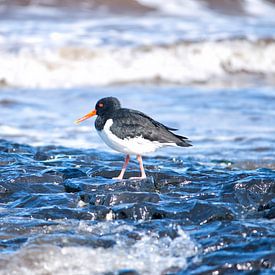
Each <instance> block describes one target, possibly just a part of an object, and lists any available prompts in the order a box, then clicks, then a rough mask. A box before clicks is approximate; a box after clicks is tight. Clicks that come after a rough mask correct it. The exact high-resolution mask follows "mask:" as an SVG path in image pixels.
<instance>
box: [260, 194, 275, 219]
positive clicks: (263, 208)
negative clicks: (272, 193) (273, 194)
mask: <svg viewBox="0 0 275 275" xmlns="http://www.w3.org/2000/svg"><path fill="white" fill-rule="evenodd" d="M258 211H259V212H263V217H264V218H266V219H274V218H275V199H272V200H271V201H269V202H268V203H266V204H263V205H260V206H259V208H258Z"/></svg>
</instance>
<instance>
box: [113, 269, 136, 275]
mask: <svg viewBox="0 0 275 275" xmlns="http://www.w3.org/2000/svg"><path fill="white" fill-rule="evenodd" d="M116 274H118V275H139V273H138V272H137V271H136V270H134V269H120V270H118V271H117V272H116Z"/></svg>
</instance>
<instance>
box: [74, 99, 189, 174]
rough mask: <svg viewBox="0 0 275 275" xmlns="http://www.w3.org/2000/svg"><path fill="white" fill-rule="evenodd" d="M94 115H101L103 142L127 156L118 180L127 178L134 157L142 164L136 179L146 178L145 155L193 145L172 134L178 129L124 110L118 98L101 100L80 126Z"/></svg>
mask: <svg viewBox="0 0 275 275" xmlns="http://www.w3.org/2000/svg"><path fill="white" fill-rule="evenodd" d="M94 115H97V118H96V120H95V128H96V130H97V132H98V134H99V136H100V137H101V138H102V139H103V141H104V142H105V143H106V144H107V145H109V146H110V147H111V148H112V149H114V150H116V151H119V152H122V153H125V154H126V158H125V162H124V164H123V167H122V170H121V172H120V174H119V176H118V177H116V178H115V179H123V176H124V173H125V170H126V167H127V165H128V163H129V160H130V155H136V156H137V160H138V162H139V167H140V171H141V176H140V177H136V179H144V178H146V174H145V171H144V167H143V163H142V157H141V156H142V155H143V154H146V153H150V152H154V151H155V150H157V149H159V148H161V147H164V146H180V147H188V146H192V145H191V144H190V141H189V140H188V138H186V137H183V136H180V135H176V134H174V133H172V131H176V130H177V129H174V128H170V127H167V126H165V125H163V124H161V123H160V122H157V121H155V120H154V119H152V118H150V117H149V116H147V115H145V114H144V113H142V112H139V111H136V110H131V109H126V108H121V105H120V102H119V100H118V99H117V98H115V97H105V98H102V99H100V100H99V101H98V102H97V103H96V106H95V109H94V110H93V111H91V112H90V113H88V114H87V115H85V116H83V117H82V118H80V119H78V120H76V123H80V122H82V121H84V120H86V119H88V118H90V117H92V116H94Z"/></svg>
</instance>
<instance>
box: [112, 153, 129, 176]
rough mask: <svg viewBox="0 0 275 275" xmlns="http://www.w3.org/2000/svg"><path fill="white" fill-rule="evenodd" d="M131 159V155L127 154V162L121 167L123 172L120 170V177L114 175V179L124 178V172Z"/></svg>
mask: <svg viewBox="0 0 275 275" xmlns="http://www.w3.org/2000/svg"><path fill="white" fill-rule="evenodd" d="M129 160H130V156H129V155H126V157H125V162H124V164H123V166H122V169H121V172H120V174H119V176H118V177H114V178H113V179H117V180H122V179H123V176H124V173H125V171H126V168H127V165H128V163H129Z"/></svg>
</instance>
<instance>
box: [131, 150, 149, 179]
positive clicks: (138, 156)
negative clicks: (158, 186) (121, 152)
mask: <svg viewBox="0 0 275 275" xmlns="http://www.w3.org/2000/svg"><path fill="white" fill-rule="evenodd" d="M137 160H138V163H139V168H140V172H141V176H140V177H132V178H131V179H145V178H146V174H145V170H144V167H143V163H142V157H141V155H137Z"/></svg>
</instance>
